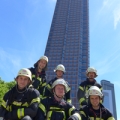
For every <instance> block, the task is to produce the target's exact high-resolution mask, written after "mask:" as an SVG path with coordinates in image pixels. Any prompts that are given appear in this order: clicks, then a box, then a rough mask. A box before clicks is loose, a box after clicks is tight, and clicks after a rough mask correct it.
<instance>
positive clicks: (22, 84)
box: [16, 75, 30, 89]
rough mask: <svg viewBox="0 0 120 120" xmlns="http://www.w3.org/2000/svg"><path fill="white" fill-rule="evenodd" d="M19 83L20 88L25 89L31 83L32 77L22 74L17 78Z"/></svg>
mask: <svg viewBox="0 0 120 120" xmlns="http://www.w3.org/2000/svg"><path fill="white" fill-rule="evenodd" d="M16 81H17V84H18V88H19V89H24V88H25V87H27V86H28V85H29V84H30V79H29V77H26V76H23V75H20V76H18V77H17V78H16Z"/></svg>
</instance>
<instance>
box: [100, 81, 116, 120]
mask: <svg viewBox="0 0 120 120" xmlns="http://www.w3.org/2000/svg"><path fill="white" fill-rule="evenodd" d="M101 85H102V87H103V94H104V102H103V104H104V106H105V107H107V108H108V109H109V110H110V111H111V112H112V113H113V116H114V118H115V120H117V111H116V102H115V91H114V84H112V83H110V81H107V80H101Z"/></svg>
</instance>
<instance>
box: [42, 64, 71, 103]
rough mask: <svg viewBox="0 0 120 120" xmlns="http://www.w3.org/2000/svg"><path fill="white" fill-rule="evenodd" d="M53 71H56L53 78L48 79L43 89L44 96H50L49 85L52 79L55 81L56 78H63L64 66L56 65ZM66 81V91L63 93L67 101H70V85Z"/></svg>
mask: <svg viewBox="0 0 120 120" xmlns="http://www.w3.org/2000/svg"><path fill="white" fill-rule="evenodd" d="M54 72H56V77H55V78H53V79H52V80H50V81H49V82H48V84H47V85H46V87H45V89H44V97H46V96H52V95H53V94H52V93H51V92H50V90H51V86H52V84H53V82H54V81H56V80H57V79H58V78H63V75H64V73H65V72H66V71H65V67H64V66H63V65H62V64H59V65H57V67H56V68H55V69H54ZM66 83H67V84H68V87H69V88H68V91H67V93H66V94H65V97H64V99H65V100H67V102H70V103H71V99H70V89H71V88H70V85H69V83H68V82H67V81H66Z"/></svg>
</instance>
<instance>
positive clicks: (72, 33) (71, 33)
mask: <svg viewBox="0 0 120 120" xmlns="http://www.w3.org/2000/svg"><path fill="white" fill-rule="evenodd" d="M88 12H89V10H88V0H57V3H56V7H55V11H54V15H53V20H52V24H51V28H50V32H49V36H48V41H47V45H46V50H45V55H46V56H48V58H49V63H48V72H47V75H48V77H47V78H48V81H49V80H51V79H52V78H54V77H55V73H54V72H53V70H54V68H55V67H56V66H57V65H58V64H63V65H64V66H65V68H66V71H67V72H66V73H65V75H64V78H65V80H67V81H68V82H69V83H70V85H71V88H72V90H71V97H72V102H73V104H74V105H75V106H78V101H77V97H76V94H77V90H78V85H79V84H80V83H81V81H84V80H85V79H86V76H85V71H86V69H87V67H88V66H89V14H88Z"/></svg>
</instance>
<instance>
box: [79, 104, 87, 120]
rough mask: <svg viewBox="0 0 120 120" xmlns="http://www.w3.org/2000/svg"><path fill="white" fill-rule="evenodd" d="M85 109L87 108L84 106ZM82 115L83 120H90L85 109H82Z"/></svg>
mask: <svg viewBox="0 0 120 120" xmlns="http://www.w3.org/2000/svg"><path fill="white" fill-rule="evenodd" d="M84 107H85V106H84ZM80 115H81V119H82V120H88V117H87V115H86V111H85V109H84V108H80Z"/></svg>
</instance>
